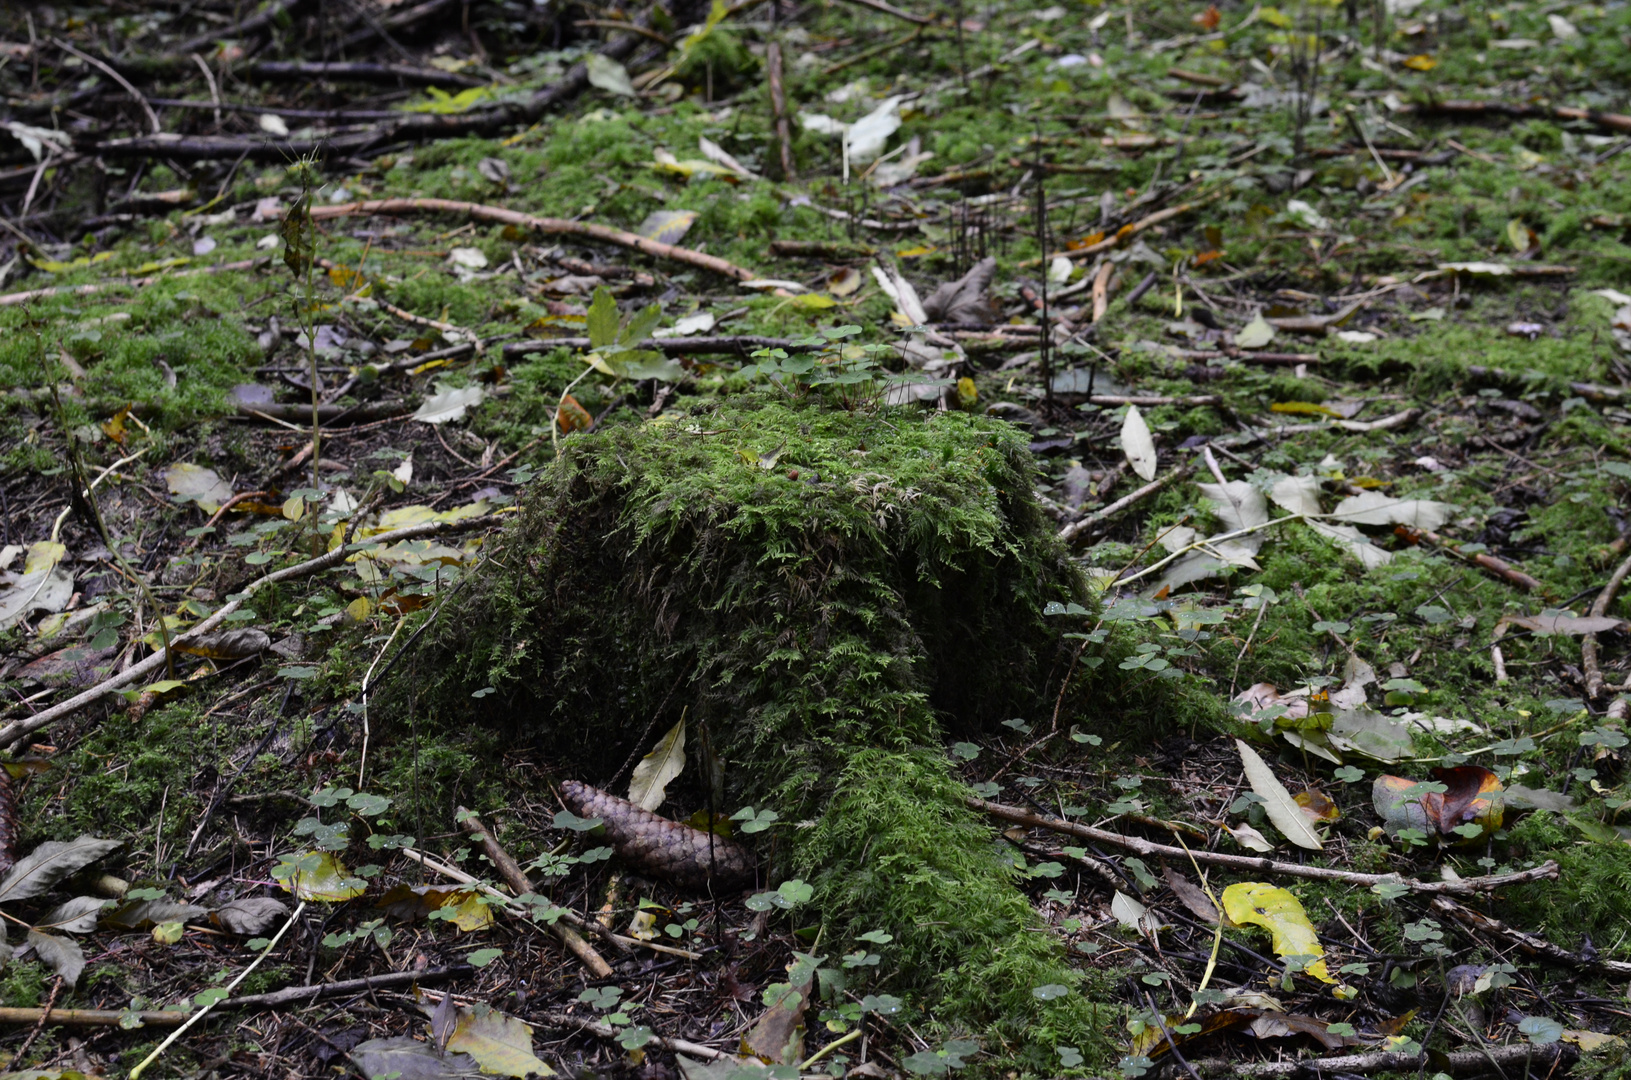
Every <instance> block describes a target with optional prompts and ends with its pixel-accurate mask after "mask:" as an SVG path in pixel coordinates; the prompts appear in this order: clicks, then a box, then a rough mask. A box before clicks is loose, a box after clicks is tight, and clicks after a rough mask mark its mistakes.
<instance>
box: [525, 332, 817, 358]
mask: <svg viewBox="0 0 1631 1080" xmlns="http://www.w3.org/2000/svg"><path fill="white" fill-rule="evenodd" d="M640 347H641V348H642V349H656V350H658V351H660V352H662V353H663V354H664V355H665V356H714V355H727V354H728V355H735V356H742V357H746V356H748V355H749V354H750V353H752V352H753V351H754V350H756V349H782V350H785V351H786V352H788V353H796V352H810V351H812V350H814V349H815V348H816V346H814V345H805V344H800V343H799V342H797V341H795V340H794V339H792V338H773V337H757V336H754V335H751V334H741V335H732V336H724V337H673V338H651V339H649V340H647V341H642V342H641V343H640ZM587 348H589V339H588V338H586V337H562V338H544V339H542V340H540V341H516V342H511V343H510V344H508V345H506V346H504V359H506V360H509V359H512V358H514V357H520V356H531V355H533V354H535V353H542V352H552V351H554V350H555V349H587Z"/></svg>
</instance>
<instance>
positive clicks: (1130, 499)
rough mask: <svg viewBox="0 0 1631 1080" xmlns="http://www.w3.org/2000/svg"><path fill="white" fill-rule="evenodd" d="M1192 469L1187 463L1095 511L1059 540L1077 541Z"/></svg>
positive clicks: (1061, 531)
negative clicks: (1087, 532)
mask: <svg viewBox="0 0 1631 1080" xmlns="http://www.w3.org/2000/svg"><path fill="white" fill-rule="evenodd" d="M1192 468H1194V466H1193V464H1192V463H1190V462H1187V461H1186V462H1184V463H1183V464H1182V465H1179V466H1178V467H1177V468H1175V469H1173V470H1172V471H1170V472H1168V473H1167V474H1166V475H1165V476H1157V477H1156V478H1155V479H1154V480H1151V481H1150V482H1149V483H1147V484H1145V485H1144V486H1143V487H1141V488H1138V489H1137V490H1135V491H1132V492H1129V493H1128V494H1126V495H1123V496H1122V497H1121V498H1119V499H1117V500H1116V501H1115V502H1113V503H1111V504H1110V505H1109V506H1106V507H1104V508H1103V509H1100V510H1095V511H1094V512H1093V513H1091V514H1089V515H1087V517H1085V518H1083V519H1082V520H1080V521H1078V522H1075V523H1073V524H1070V525H1066V526H1065V527H1064V528H1063V529H1060V530H1059V539H1061V540H1063V541H1064V542H1065V543H1067V544H1068V543H1070V542H1071V541H1072V540H1074V539H1076V538H1077V537H1078V536H1080V535H1082V533H1084V532H1086V531H1087V530H1088V529H1091V528H1092V527H1093V526H1095V525H1098V524H1099V523H1100V522H1103V521H1105V520H1107V519H1109V518H1112V517H1115V516H1116V515H1117V514H1119V513H1121V512H1122V511H1123V510H1125V509H1127V508H1128V507H1129V506H1132V505H1133V504H1134V503H1137V502H1140V501H1142V500H1144V499H1147V498H1149V497H1150V496H1151V495H1154V494H1155V493H1156V492H1157V491H1160V490H1161V489H1162V488H1164V487H1166V486H1167V485H1169V484H1171V483H1172V482H1173V481H1175V480H1182V479H1183V478H1184V477H1186V476H1188V475H1189V472H1190V470H1191V469H1192Z"/></svg>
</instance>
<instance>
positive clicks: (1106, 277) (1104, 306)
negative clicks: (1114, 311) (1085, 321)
mask: <svg viewBox="0 0 1631 1080" xmlns="http://www.w3.org/2000/svg"><path fill="white" fill-rule="evenodd" d="M1115 272H1116V264H1115V263H1113V262H1111V261H1110V260H1109V259H1106V260H1104V262H1103V263H1101V264H1100V265H1099V272H1098V273H1096V274H1094V275H1093V318H1092V319H1091V320H1090V321H1091V322H1098V321H1099V320H1100V319H1102V318H1104V313H1105V312H1106V311H1107V310H1109V308H1110V275H1111V274H1113V273H1115Z"/></svg>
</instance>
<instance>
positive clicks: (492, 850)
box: [457, 806, 613, 979]
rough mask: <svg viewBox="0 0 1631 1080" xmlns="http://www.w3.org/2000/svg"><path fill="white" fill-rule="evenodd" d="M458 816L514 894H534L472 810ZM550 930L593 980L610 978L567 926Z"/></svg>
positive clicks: (593, 953)
mask: <svg viewBox="0 0 1631 1080" xmlns="http://www.w3.org/2000/svg"><path fill="white" fill-rule="evenodd" d="M457 814H458V819H459V825H460V826H461V827H463V829H464V831H465V832H467V833H469V834H470V835H471V836H473V837H475V838H476V840H477V841H478V842H479V843H480V844H481V849H482V850H483V851H485V852H486V853H487V858H488V859H489V860H490V861H491V862H492V864H493V866H494V867H495V868H496V869H497V870H498V876H499V877H501V878H503V879H504V881H505V882H506V883H507V884H508V885H509V886H510V888H511V889H512V890H514V892H515V895H517V896H525V895H526V894H528V893H530V892H533V891H534V890H533V887H532V882H531V880H529V879H528V877H527V874H526V871H524V870H522V869H521V865H520V864H519V863H517V862H516V861H515V859H513V858H511V857H510V853H509V852H508V851H505V850H504V849H503V848H502V847H500V846H499V843H498V841H497V840H495V839H493V834H492V833H490V832H488V831H487V827H486V826H485V825H483V824H482V823H481V818H479V817H477V816H476V814H475V812H474V811H471V810H466V809H465V808H464V807H462V806H461V807H459V808H458V811H457ZM550 930H551V931H552V932H553V933H554V934H555V936H556V937H558V938H560V939H561V944H563V945H565V946H566V947H567V948H568V949H570V950H571V951H572V955H574V956H576V957H577V958H578V959H579V960H581V961H583V966H584V967H586V968H588V969H589V970H590V971H592V972H594V975H595V978H597V979H609V978H611V977H612V974H613V972H612V965H610V964H608V963H607V962H606V960H605V958H604V957H602V956H601V955H600V954H599V953H598V952H596V951H595V947H594V946H593V945H591V944H589V943H588V942H587V941H585V940H583V938H582V936H580V935H579V934H578V933H577V932H576V931H574V930H573V929H572V928H571V927H570V926H566V925H563V924H562V923H558V922H557V923H554V924H552V925H551V926H550Z"/></svg>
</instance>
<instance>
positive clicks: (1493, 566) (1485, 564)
mask: <svg viewBox="0 0 1631 1080" xmlns="http://www.w3.org/2000/svg"><path fill="white" fill-rule="evenodd" d="M1394 532H1396V533H1398V534H1399V535H1400V536H1402V537H1404V538H1405V539H1406V540H1409V541H1410V542H1411V543H1413V544H1418V543H1420V542H1422V541H1423V540H1425V541H1427V542H1428V543H1429V544H1432V545H1433V546H1434V547H1436V548H1438V549H1439V550H1441V551H1444V552H1447V553H1449V554H1451V555H1454V556H1455V557H1456V558H1458V559H1462V560H1465V561H1466V562H1470V563H1472V564H1473V565H1475V566H1478V567H1481V568H1482V569H1484V570H1488V571H1489V572H1490V573H1491V574H1494V575H1495V576H1496V577H1498V578H1500V579H1501V580H1502V581H1505V582H1507V583H1509V584H1512V585H1516V586H1517V587H1518V588H1520V589H1522V590H1524V591H1525V592H1545V591H1546V586H1544V585H1542V584H1541V583H1540V582H1539V581H1537V580H1536V579H1534V578H1532V577H1530V576H1529V575H1528V574H1526V573H1524V572H1523V571H1522V570H1519V569H1518V568H1517V567H1515V566H1513V565H1512V564H1511V563H1509V562H1507V561H1506V560H1505V559H1498V558H1496V557H1495V556H1494V555H1486V554H1484V553H1483V552H1479V553H1477V554H1476V555H1468V554H1466V553H1465V552H1463V551H1462V550H1461V549H1460V547H1458V546H1457V545H1456V542H1455V541H1454V540H1450V539H1448V538H1446V537H1443V536H1440V535H1439V534H1438V533H1436V532H1433V531H1432V530H1431V529H1412V528H1410V527H1409V526H1408V525H1400V526H1398V527H1397V528H1395V529H1394Z"/></svg>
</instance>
